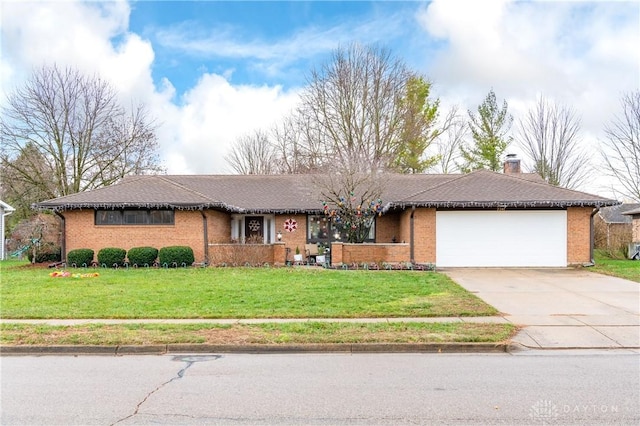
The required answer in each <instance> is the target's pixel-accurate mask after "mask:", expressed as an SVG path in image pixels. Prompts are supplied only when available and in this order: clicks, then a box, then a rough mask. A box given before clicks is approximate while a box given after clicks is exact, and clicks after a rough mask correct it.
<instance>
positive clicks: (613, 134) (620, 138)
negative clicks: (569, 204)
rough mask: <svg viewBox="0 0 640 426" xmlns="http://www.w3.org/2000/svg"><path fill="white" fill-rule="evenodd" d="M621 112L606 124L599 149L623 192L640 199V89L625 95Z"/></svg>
mask: <svg viewBox="0 0 640 426" xmlns="http://www.w3.org/2000/svg"><path fill="white" fill-rule="evenodd" d="M621 104H622V115H620V116H617V117H615V118H614V119H613V120H612V122H611V123H610V124H609V125H608V126H607V127H606V128H605V136H606V138H605V139H604V140H603V141H602V145H601V149H600V152H601V154H602V157H603V159H604V164H605V167H606V171H607V173H608V174H609V175H610V176H611V177H613V178H614V179H616V180H617V181H618V183H620V186H621V188H622V189H621V190H620V191H619V192H620V195H622V196H624V197H630V198H632V199H634V200H636V201H638V202H640V91H634V92H630V93H626V94H624V95H623V96H622V99H621Z"/></svg>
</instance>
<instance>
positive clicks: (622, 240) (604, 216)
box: [594, 203, 640, 250]
mask: <svg viewBox="0 0 640 426" xmlns="http://www.w3.org/2000/svg"><path fill="white" fill-rule="evenodd" d="M636 209H640V203H624V204H619V205H616V206H609V207H603V208H602V209H600V211H599V212H598V214H597V215H596V216H595V218H594V224H595V246H596V248H601V249H607V250H619V249H621V247H626V246H627V245H628V244H629V243H630V242H631V235H632V223H631V222H632V219H631V216H630V215H628V214H627V212H630V211H632V210H636Z"/></svg>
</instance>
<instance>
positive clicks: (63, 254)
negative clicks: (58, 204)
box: [53, 210, 67, 262]
mask: <svg viewBox="0 0 640 426" xmlns="http://www.w3.org/2000/svg"><path fill="white" fill-rule="evenodd" d="M53 212H54V213H55V215H56V216H58V217H59V218H60V261H61V262H65V261H66V260H67V227H66V222H65V220H64V216H62V215H61V214H60V212H58V211H57V210H54V211H53Z"/></svg>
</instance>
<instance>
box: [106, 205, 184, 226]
mask: <svg viewBox="0 0 640 426" xmlns="http://www.w3.org/2000/svg"><path fill="white" fill-rule="evenodd" d="M173 223H174V212H173V210H133V209H130V210H96V216H95V224H96V225H173Z"/></svg>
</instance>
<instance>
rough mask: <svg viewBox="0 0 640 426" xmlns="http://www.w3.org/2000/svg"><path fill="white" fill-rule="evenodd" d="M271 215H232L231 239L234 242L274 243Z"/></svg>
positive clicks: (273, 223) (272, 217)
mask: <svg viewBox="0 0 640 426" xmlns="http://www.w3.org/2000/svg"><path fill="white" fill-rule="evenodd" d="M274 235H275V217H274V216H273V215H232V216H231V241H232V242H236V243H254V244H256V243H258V244H260V243H262V244H272V243H274V239H275V237H274Z"/></svg>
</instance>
